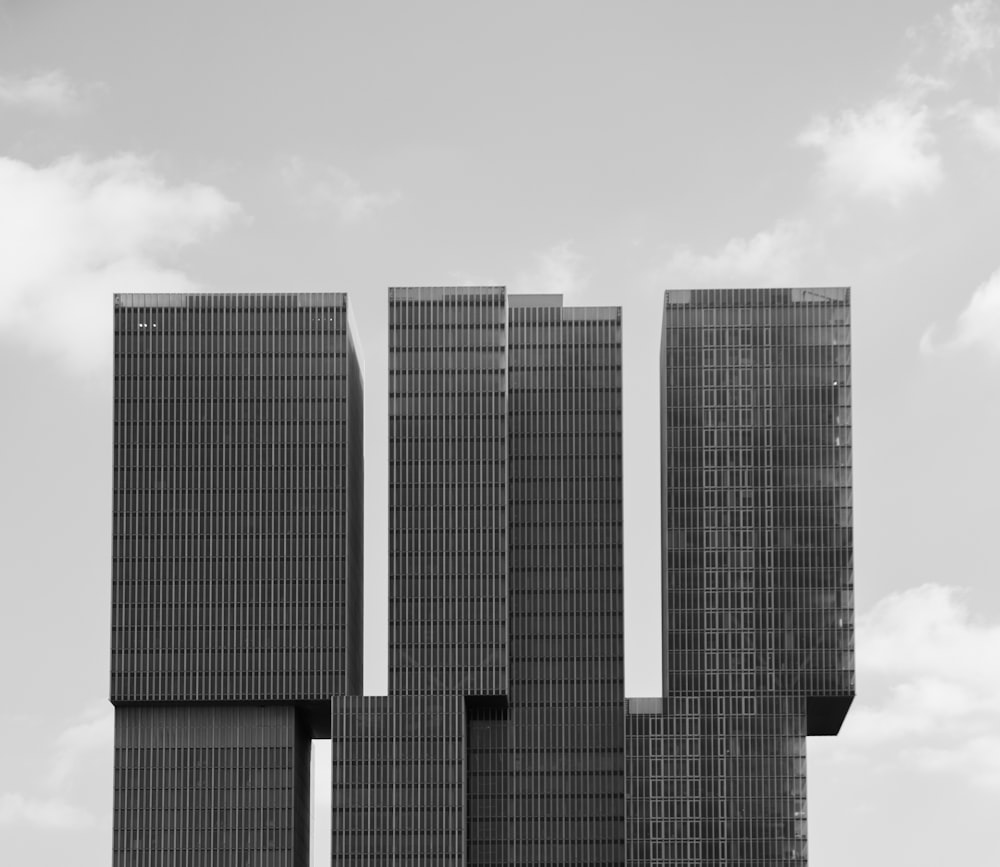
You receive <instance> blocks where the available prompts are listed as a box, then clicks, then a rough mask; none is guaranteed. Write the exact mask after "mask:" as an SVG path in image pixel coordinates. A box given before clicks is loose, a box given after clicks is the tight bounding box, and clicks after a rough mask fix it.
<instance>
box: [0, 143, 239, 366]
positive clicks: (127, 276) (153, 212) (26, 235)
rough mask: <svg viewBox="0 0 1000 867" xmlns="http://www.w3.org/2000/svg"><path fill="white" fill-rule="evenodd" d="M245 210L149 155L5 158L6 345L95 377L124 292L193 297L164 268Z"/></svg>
mask: <svg viewBox="0 0 1000 867" xmlns="http://www.w3.org/2000/svg"><path fill="white" fill-rule="evenodd" d="M238 211H239V208H238V207H237V206H236V205H235V204H233V203H232V202H230V201H229V200H227V199H226V198H225V197H224V196H223V195H222V194H221V193H220V192H218V191H217V190H215V189H213V188H212V187H208V186H204V185H201V184H191V183H188V184H182V185H178V186H171V185H169V184H168V183H167V182H166V181H164V180H163V179H162V178H161V177H159V176H158V175H156V174H155V172H154V171H153V169H152V167H151V165H150V162H149V161H148V160H146V159H143V158H140V157H137V156H134V155H131V154H124V155H120V156H116V157H112V158H109V159H104V160H94V161H92V160H87V159H86V158H84V157H82V156H69V157H65V158H63V159H60V160H59V161H57V162H55V163H53V164H51V165H48V166H44V167H41V168H36V167H35V166H32V165H29V164H27V163H24V162H20V161H18V160H14V159H9V158H5V157H0V248H2V249H3V251H4V253H3V255H2V256H0V339H4V340H8V341H18V342H21V343H24V344H26V345H29V346H32V347H34V348H36V349H39V350H42V351H44V352H47V353H50V354H54V355H57V356H59V357H60V358H62V359H64V360H65V361H66V362H68V363H69V364H71V365H72V366H73V367H74V368H75V369H79V370H81V371H91V370H94V369H97V368H99V367H102V366H103V365H104V364H106V363H108V362H109V361H110V346H111V339H110V328H111V313H110V311H111V296H112V295H113V294H114V293H115V292H191V291H197V290H198V286H197V285H196V284H195V283H194V282H193V281H192V280H191V279H190V278H188V277H187V276H186V275H184V274H183V273H180V272H179V271H176V270H173V269H171V268H169V267H167V266H166V265H165V264H164V260H166V259H169V258H170V257H171V256H173V255H174V254H175V253H176V252H177V251H178V250H180V249H181V248H183V247H186V246H188V245H191V244H195V243H197V242H199V241H201V240H203V239H204V238H206V237H207V236H209V235H211V234H213V233H214V232H216V231H218V230H219V229H221V228H222V227H223V226H225V225H226V224H227V223H229V222H230V221H231V220H232V219H233V217H234V216H235V215H236V214H237V213H238Z"/></svg>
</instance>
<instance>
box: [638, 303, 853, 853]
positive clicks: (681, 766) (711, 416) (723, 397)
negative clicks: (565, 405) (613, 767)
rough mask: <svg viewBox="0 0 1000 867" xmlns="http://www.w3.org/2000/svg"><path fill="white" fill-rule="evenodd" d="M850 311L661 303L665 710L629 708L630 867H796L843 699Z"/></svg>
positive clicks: (849, 672) (648, 703) (847, 649)
mask: <svg viewBox="0 0 1000 867" xmlns="http://www.w3.org/2000/svg"><path fill="white" fill-rule="evenodd" d="M849 302H850V294H849V291H848V290H847V289H829V288H824V289H745V290H735V289H734V290H705V291H699V292H691V291H669V292H667V293H666V294H665V298H664V308H663V332H662V342H661V353H660V384H661V396H660V401H661V403H660V407H661V455H660V459H661V474H662V476H661V478H662V521H663V529H662V546H663V547H662V569H663V577H662V581H663V695H664V696H665V698H663V699H652V700H650V699H646V700H631V701H630V702H629V705H628V717H627V727H628V740H627V744H628V768H629V779H628V787H629V795H630V797H629V813H628V824H629V863H635V864H649V863H670V864H676V865H684V864H701V863H704V862H705V861H707V862H708V863H713V864H725V863H731V864H753V863H760V864H779V863H805V861H806V857H807V850H806V786H805V749H806V741H805V739H806V735H825V734H836V732H837V731H838V730H839V728H840V725H841V723H842V721H843V719H844V716H845V714H846V713H847V710H848V708H849V706H850V704H851V701H852V699H853V696H854V655H853V640H854V632H853V611H854V605H853V571H852V570H853V548H852V538H851V528H852V500H851V426H850V422H851V419H850V412H851V400H850V393H851V372H850V333H849V326H850V306H849Z"/></svg>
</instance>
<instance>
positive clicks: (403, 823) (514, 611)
mask: <svg viewBox="0 0 1000 867" xmlns="http://www.w3.org/2000/svg"><path fill="white" fill-rule="evenodd" d="M389 329H390V332H389V377H390V394H389V406H390V411H389V415H390V417H389V428H390V429H389V464H390V479H389V485H390V488H389V534H390V541H389V563H390V571H389V622H390V633H389V647H390V652H389V692H390V694H389V695H388V696H384V697H367V698H354V697H346V698H340V697H335V698H334V699H333V786H334V793H333V801H334V820H333V825H334V827H333V854H334V862H335V863H337V864H373V863H385V864H388V863H393V864H422V865H427V864H441V865H444V864H483V865H487V864H505V865H507V864H522V865H528V864H549V865H552V864H574V865H579V864H606V865H612V864H620V863H622V860H623V858H624V846H625V841H624V808H625V804H624V717H623V714H622V700H623V698H624V686H623V648H622V503H621V497H622V486H621V315H620V310H619V308H571V307H564V306H563V305H562V298H561V297H560V296H553V295H547V296H516V295H511V296H508V295H507V293H506V292H505V290H504V289H502V288H494V287H487V288H464V289H457V288H424V289H393V290H390V297H389Z"/></svg>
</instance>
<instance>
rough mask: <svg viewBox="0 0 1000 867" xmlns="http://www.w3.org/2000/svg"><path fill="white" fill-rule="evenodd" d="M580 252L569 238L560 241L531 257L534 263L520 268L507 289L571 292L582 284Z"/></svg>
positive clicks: (571, 293) (583, 279) (555, 293)
mask: <svg viewBox="0 0 1000 867" xmlns="http://www.w3.org/2000/svg"><path fill="white" fill-rule="evenodd" d="M582 265H583V256H581V255H580V254H579V253H577V252H576V250H574V249H573V244H572V242H571V241H562V242H561V243H559V244H556V245H555V246H553V247H550V248H549V249H548V250H545V251H544V252H542V253H539V254H538V255H537V256H536V257H535V264H534V267H533V268H531V269H530V270H527V271H522V272H521V273H520V274H518V275H517V277H516V278H515V279H514V281H513V282H512V283H511V287H510V288H511V292H518V293H529V294H530V293H545V294H554V295H566V296H568V295H573V294H574V293H576V292H578V291H579V290H581V289H583V287H584V286H585V285H586V283H587V280H586V277H585V276H584V275H583V273H582Z"/></svg>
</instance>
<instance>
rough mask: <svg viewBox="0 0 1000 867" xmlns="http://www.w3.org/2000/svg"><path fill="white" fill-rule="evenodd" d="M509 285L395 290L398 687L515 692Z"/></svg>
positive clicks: (393, 601)
mask: <svg viewBox="0 0 1000 867" xmlns="http://www.w3.org/2000/svg"><path fill="white" fill-rule="evenodd" d="M506 316H507V307H506V293H505V292H504V290H503V289H498V288H484V289H442V288H426V289H423V288H421V289H390V290H389V692H390V694H391V695H397V694H399V695H401V694H409V693H413V694H438V693H455V694H458V695H495V696H502V695H506V692H507V678H508V673H507V655H508V648H507V490H506V481H507V449H506V435H505V433H506V423H507V419H506V413H507V323H506Z"/></svg>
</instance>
